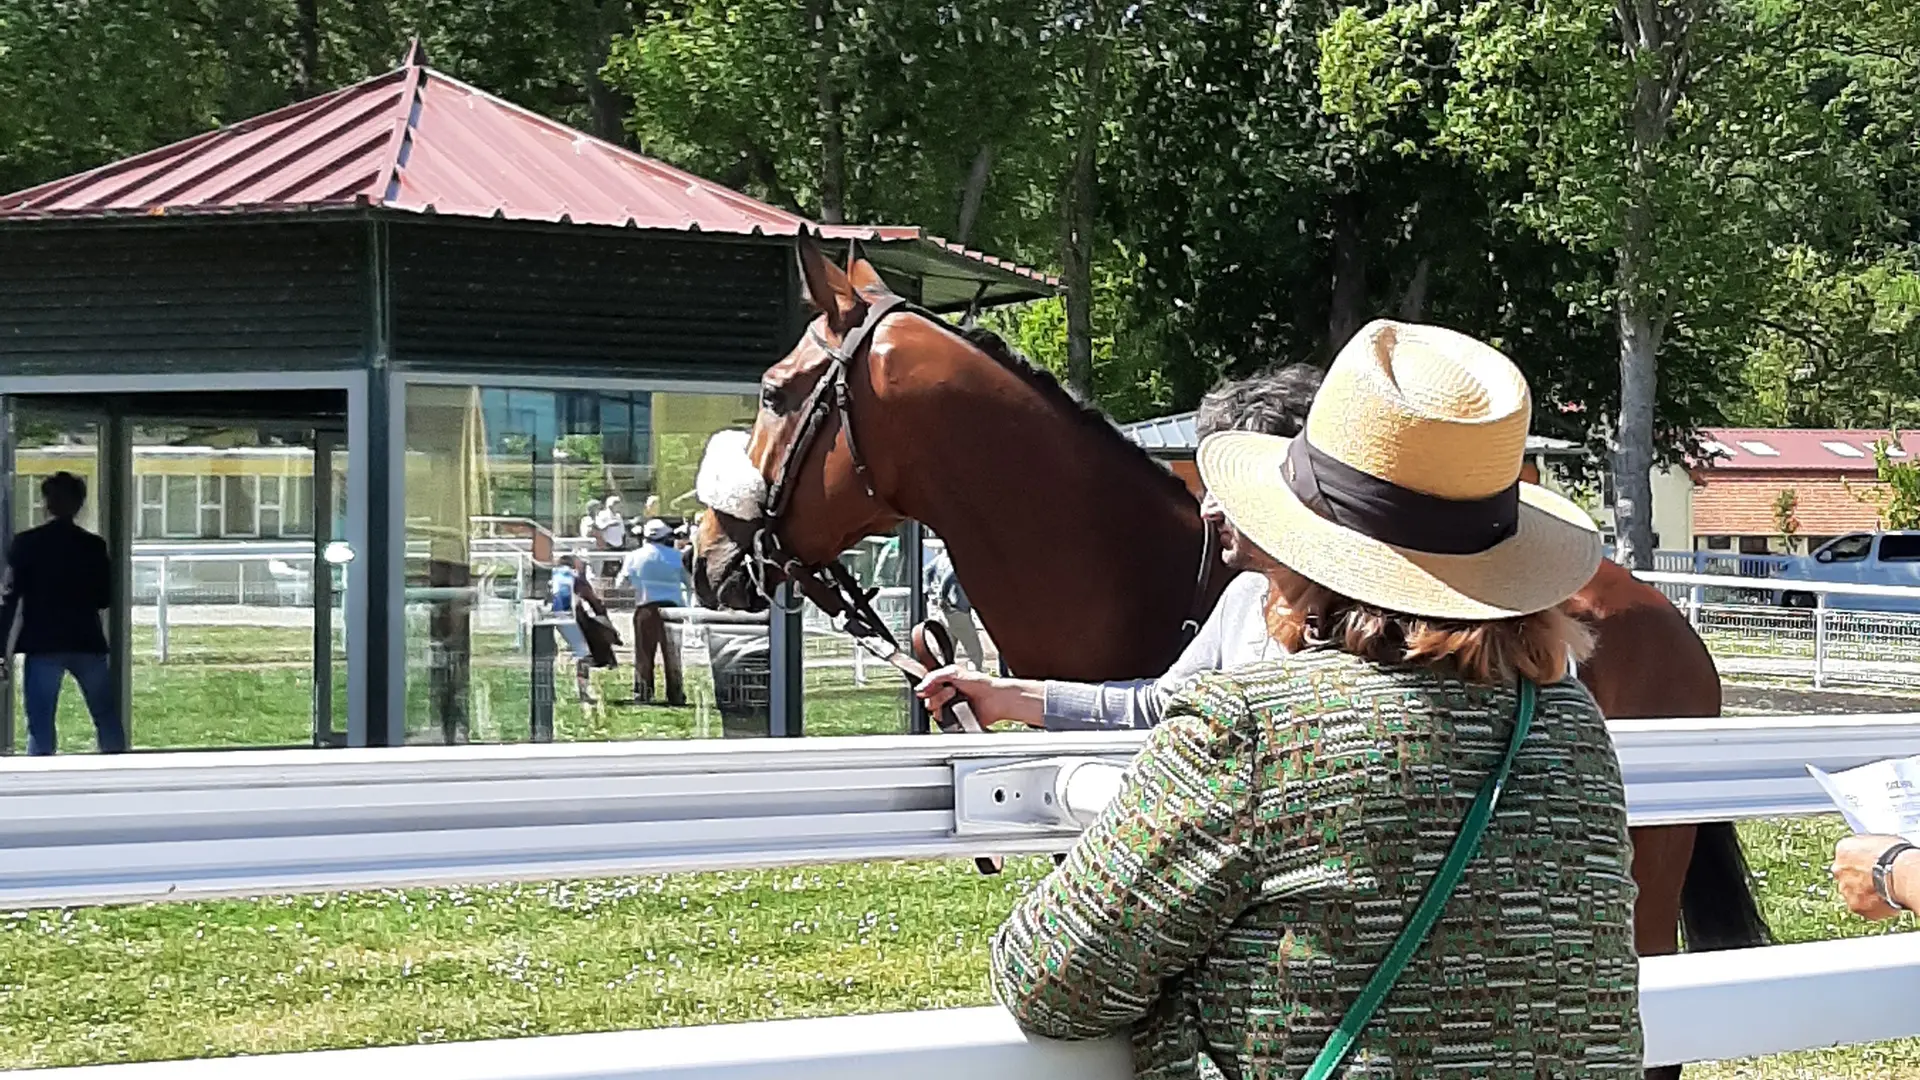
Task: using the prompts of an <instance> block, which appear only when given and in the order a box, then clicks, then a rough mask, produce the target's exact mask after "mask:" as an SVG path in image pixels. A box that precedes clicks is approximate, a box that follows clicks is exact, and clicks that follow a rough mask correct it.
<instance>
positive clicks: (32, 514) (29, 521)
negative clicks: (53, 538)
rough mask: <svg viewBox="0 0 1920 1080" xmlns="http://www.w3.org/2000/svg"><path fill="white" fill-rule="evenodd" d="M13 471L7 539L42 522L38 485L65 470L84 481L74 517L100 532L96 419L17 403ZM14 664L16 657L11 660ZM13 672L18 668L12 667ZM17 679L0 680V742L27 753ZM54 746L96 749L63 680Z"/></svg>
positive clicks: (5, 637)
mask: <svg viewBox="0 0 1920 1080" xmlns="http://www.w3.org/2000/svg"><path fill="white" fill-rule="evenodd" d="M11 420H12V431H13V440H14V442H13V445H14V459H13V460H14V474H13V476H12V477H11V480H12V483H13V491H12V499H11V504H12V512H13V520H12V521H11V522H9V523H8V525H9V527H10V529H11V531H10V532H9V533H8V534H7V538H8V539H11V537H13V536H18V535H19V534H20V533H23V532H25V531H27V530H28V529H31V528H34V527H36V526H39V525H41V524H44V523H45V522H46V520H47V514H46V508H45V506H44V504H43V503H42V501H41V498H40V484H41V482H42V481H44V480H45V479H46V478H47V477H49V476H52V475H53V474H54V473H57V472H69V473H72V474H73V475H75V476H78V477H80V478H81V479H82V480H84V481H86V484H87V503H86V507H85V508H84V509H83V510H82V511H81V512H80V516H79V517H78V518H77V519H76V520H77V521H78V523H79V524H80V525H81V527H83V528H85V529H87V530H88V531H89V532H92V533H95V534H98V533H99V532H100V513H99V493H100V473H101V461H100V457H101V455H100V436H101V431H100V428H101V421H100V419H99V418H97V417H93V416H87V415H83V414H79V413H68V412H61V411H52V410H42V409H40V408H37V407H34V406H32V405H29V404H27V403H25V402H24V401H16V403H15V405H14V406H13V412H12V417H11ZM9 631H10V628H8V627H0V643H10V642H11V641H12V637H11V634H10V632H9ZM15 662H16V663H17V662H18V658H15ZM15 670H16V671H18V670H19V669H18V668H15ZM20 684H21V680H20V679H17V678H16V679H11V680H9V681H7V682H5V683H0V694H3V695H6V703H5V707H4V708H0V717H4V718H5V721H6V722H7V724H8V725H9V726H10V729H11V730H10V731H9V735H8V738H6V739H4V740H0V744H4V745H5V746H6V747H7V748H8V749H10V750H11V751H12V752H13V753H17V754H24V753H26V752H27V729H26V714H25V711H24V709H23V704H24V703H23V702H22V700H21V695H20V692H19V691H18V690H17V689H16V688H17V687H19V686H20ZM54 745H55V746H56V747H57V748H58V752H59V753H62V754H86V753H92V752H93V751H94V750H95V734H94V728H93V722H92V720H91V719H90V718H89V716H88V714H87V707H86V704H85V702H84V701H83V700H82V699H81V697H80V693H79V690H78V689H77V688H76V687H75V686H74V685H73V684H72V682H71V681H67V682H66V684H65V685H64V686H63V688H62V693H61V695H60V706H59V710H58V711H57V712H56V713H55V714H54Z"/></svg>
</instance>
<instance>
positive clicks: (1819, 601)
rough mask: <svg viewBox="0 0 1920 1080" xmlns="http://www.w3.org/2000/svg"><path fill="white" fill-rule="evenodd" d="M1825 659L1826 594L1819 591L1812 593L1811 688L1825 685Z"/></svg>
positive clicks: (1817, 688) (1818, 688)
mask: <svg viewBox="0 0 1920 1080" xmlns="http://www.w3.org/2000/svg"><path fill="white" fill-rule="evenodd" d="M1826 661H1827V594H1826V592H1825V591H1824V590H1823V591H1820V592H1816V593H1814V594H1813V688H1814V689H1815V690H1820V689H1823V688H1824V687H1825V686H1826Z"/></svg>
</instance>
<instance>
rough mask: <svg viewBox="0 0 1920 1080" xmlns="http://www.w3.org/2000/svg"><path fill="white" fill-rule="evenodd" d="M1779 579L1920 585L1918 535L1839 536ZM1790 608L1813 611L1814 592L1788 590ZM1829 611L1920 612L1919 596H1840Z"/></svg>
mask: <svg viewBox="0 0 1920 1080" xmlns="http://www.w3.org/2000/svg"><path fill="white" fill-rule="evenodd" d="M1780 576H1781V577H1783V578H1797V579H1799V580H1801V581H1819V582H1832V583H1834V584H1848V585H1909V586H1920V531H1905V532H1879V533H1864V532H1862V533H1849V534H1847V535H1846V536H1837V537H1835V538H1833V539H1832V540H1829V541H1827V542H1826V543H1824V544H1822V545H1820V546H1819V547H1818V548H1815V549H1814V551H1813V554H1811V555H1802V556H1800V557H1798V558H1796V559H1795V560H1794V561H1793V562H1792V563H1789V564H1788V565H1787V566H1785V567H1784V568H1782V570H1781V574H1780ZM1781 602H1782V603H1784V604H1785V605H1786V606H1788V607H1812V606H1813V605H1814V595H1813V594H1812V593H1810V592H1801V591H1796V590H1787V591H1785V592H1784V593H1783V594H1782V595H1781ZM1827 607H1829V608H1839V609H1846V610H1853V611H1920V595H1917V596H1913V597H1904V596H1841V595H1833V594H1829V595H1828V596H1827Z"/></svg>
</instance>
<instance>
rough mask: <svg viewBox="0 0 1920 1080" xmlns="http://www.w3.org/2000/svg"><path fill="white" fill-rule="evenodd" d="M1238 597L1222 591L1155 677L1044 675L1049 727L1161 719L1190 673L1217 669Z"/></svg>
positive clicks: (1143, 723) (1101, 726) (1133, 724)
mask: <svg viewBox="0 0 1920 1080" xmlns="http://www.w3.org/2000/svg"><path fill="white" fill-rule="evenodd" d="M1237 600H1238V597H1237V596H1236V597H1229V596H1226V595H1223V596H1222V597H1221V602H1220V603H1218V604H1215V605H1214V608H1213V612H1212V614H1209V615H1208V616H1207V621H1206V622H1205V623H1204V624H1202V625H1201V627H1200V632H1199V633H1198V634H1195V635H1194V638H1193V640H1192V641H1189V642H1188V643H1187V647H1186V648H1185V649H1182V650H1181V652H1180V657H1179V659H1177V660H1175V661H1174V662H1173V666H1172V667H1170V668H1168V669H1167V670H1166V673H1165V674H1163V675H1161V676H1160V677H1159V678H1157V679H1135V680H1133V681H1131V682H1106V683H1074V682H1060V681H1056V680H1048V681H1047V682H1046V683H1045V684H1043V685H1044V691H1043V693H1044V703H1043V705H1042V707H1041V717H1042V722H1043V723H1044V724H1045V726H1046V729H1047V730H1048V731H1099V730H1110V729H1115V728H1120V729H1125V728H1133V729H1141V728H1150V727H1153V726H1154V725H1155V724H1158V723H1159V722H1160V718H1161V716H1162V715H1163V714H1165V712H1166V709H1167V702H1168V701H1169V700H1170V699H1171V698H1172V697H1173V695H1174V694H1175V693H1176V692H1178V691H1179V690H1180V689H1181V688H1183V687H1185V686H1186V685H1187V684H1188V683H1189V682H1191V681H1192V680H1193V679H1194V677H1195V676H1198V675H1204V674H1205V673H1207V672H1209V671H1218V670H1220V668H1221V667H1222V666H1223V665H1224V661H1225V657H1226V623H1227V620H1228V618H1229V617H1230V616H1231V614H1232V612H1230V611H1229V608H1230V606H1232V604H1233V603H1234V602H1236V601H1237Z"/></svg>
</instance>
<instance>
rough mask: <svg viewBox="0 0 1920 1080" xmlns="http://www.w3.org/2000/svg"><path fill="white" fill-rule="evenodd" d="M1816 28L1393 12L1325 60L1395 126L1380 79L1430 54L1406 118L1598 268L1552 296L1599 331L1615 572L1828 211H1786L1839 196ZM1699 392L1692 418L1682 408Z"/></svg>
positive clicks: (1581, 6) (1601, 9)
mask: <svg viewBox="0 0 1920 1080" xmlns="http://www.w3.org/2000/svg"><path fill="white" fill-rule="evenodd" d="M1812 33H1814V30H1813V29H1812V28H1811V27H1810V26H1809V25H1807V24H1806V23H1804V22H1803V20H1802V17H1801V12H1800V11H1799V10H1798V9H1793V10H1787V11H1778V10H1775V11H1769V12H1763V11H1759V10H1755V9H1750V8H1747V7H1744V6H1742V5H1740V4H1738V3H1735V2H1732V0H1620V2H1619V3H1610V2H1606V3H1603V2H1601V0H1576V2H1574V3H1570V4H1564V5H1552V6H1540V5H1535V4H1530V3H1523V2H1518V0H1478V2H1471V3H1466V4H1464V5H1461V6H1459V7H1458V8H1451V7H1449V8H1444V9H1442V8H1434V7H1431V6H1427V5H1418V6H1416V5H1401V4H1394V5H1391V6H1390V7H1389V8H1388V9H1387V11H1386V12H1385V13H1383V14H1378V15H1374V16H1365V15H1361V14H1358V13H1357V12H1352V13H1349V14H1348V15H1347V16H1345V17H1344V18H1343V20H1342V22H1341V23H1340V24H1339V25H1337V26H1336V27H1335V29H1334V31H1333V34H1332V36H1333V37H1335V38H1336V39H1339V40H1340V41H1341V42H1342V43H1343V48H1341V49H1338V50H1335V49H1333V48H1331V47H1329V55H1330V56H1332V57H1334V58H1335V62H1332V63H1330V64H1328V65H1325V66H1323V72H1322V77H1323V80H1324V81H1326V82H1328V83H1330V84H1331V85H1332V86H1333V87H1335V88H1336V89H1338V90H1339V91H1340V93H1341V94H1343V95H1344V97H1343V101H1345V102H1348V104H1345V105H1344V106H1343V111H1344V112H1345V114H1346V115H1348V116H1349V117H1351V118H1352V119H1353V121H1354V122H1355V123H1358V124H1361V125H1367V124H1370V123H1372V124H1377V123H1378V122H1379V121H1377V120H1376V119H1375V118H1376V117H1380V116H1385V117H1390V118H1391V117H1400V118H1405V117H1406V115H1407V110H1406V106H1405V105H1404V104H1403V103H1402V102H1400V101H1398V100H1396V99H1394V98H1393V97H1392V95H1391V93H1386V94H1383V93H1382V92H1381V91H1379V90H1378V89H1376V87H1378V86H1385V87H1388V88H1393V87H1399V86H1403V85H1405V84H1406V83H1407V81H1408V80H1409V79H1410V78H1413V75H1412V74H1410V73H1411V72H1413V71H1414V70H1416V61H1417V58H1419V57H1421V56H1425V55H1428V54H1430V53H1431V52H1432V51H1433V46H1432V43H1433V42H1435V41H1443V42H1444V43H1445V49H1444V53H1445V55H1447V56H1449V57H1450V58H1451V60H1450V65H1449V67H1450V70H1449V72H1448V75H1447V79H1446V84H1447V85H1446V93H1445V95H1444V99H1443V100H1442V101H1441V102H1440V104H1439V105H1438V107H1437V108H1432V109H1427V110H1424V111H1423V112H1422V115H1423V116H1424V117H1427V118H1429V119H1430V122H1431V123H1432V125H1433V128H1434V134H1435V138H1434V144H1435V145H1437V146H1438V147H1440V148H1442V149H1444V150H1447V151H1449V152H1451V153H1453V154H1454V155H1456V156H1457V157H1458V158H1459V159H1460V160H1463V161H1469V162H1474V163H1477V164H1478V166H1479V167H1480V168H1481V169H1482V170H1483V171H1485V172H1487V173H1490V174H1492V175H1495V176H1501V177H1513V178H1517V179H1519V180H1521V181H1523V182H1522V183H1521V184H1519V185H1518V193H1517V197H1515V198H1512V199H1511V200H1510V202H1509V207H1510V209H1511V211H1512V212H1513V213H1514V214H1515V215H1516V217H1517V218H1518V220H1520V221H1521V222H1523V223H1525V224H1526V226H1527V227H1528V228H1529V229H1531V230H1533V231H1534V232H1536V233H1537V234H1539V235H1541V236H1543V237H1548V238H1552V239H1555V240H1558V241H1559V242H1561V243H1563V244H1566V245H1567V246H1568V247H1569V248H1571V249H1573V250H1575V251H1579V252H1585V253H1591V254H1595V255H1600V256H1603V257H1604V259H1605V260H1606V264H1607V265H1606V272H1605V274H1604V275H1603V276H1597V277H1594V278H1590V279H1588V280H1586V281H1585V282H1580V283H1576V284H1573V285H1572V286H1563V290H1564V291H1567V292H1568V293H1570V294H1574V295H1573V299H1574V300H1575V302H1576V303H1578V304H1580V305H1581V306H1582V307H1584V308H1586V309H1587V310H1606V311H1608V312H1610V317H1611V321H1612V323H1613V330H1614V337H1615V342H1616V348H1617V358H1618V365H1617V366H1618V386H1619V396H1618V399H1617V410H1616V412H1615V414H1614V417H1613V420H1612V423H1611V425H1610V430H1609V432H1608V444H1609V450H1610V455H1611V459H1612V466H1613V471H1614V473H1615V477H1616V480H1615V488H1616V492H1617V503H1616V514H1617V518H1616V520H1617V522H1618V524H1619V536H1620V545H1619V557H1620V559H1621V561H1622V562H1624V563H1627V564H1628V565H1632V566H1636V567H1646V566H1650V565H1651V559H1652V549H1653V535H1652V513H1651V510H1652V480H1651V469H1652V466H1653V464H1654V463H1655V461H1656V459H1657V456H1658V453H1659V450H1660V447H1661V444H1662V443H1663V442H1664V443H1666V444H1667V445H1668V446H1673V445H1675V444H1676V443H1678V442H1680V441H1682V440H1683V438H1684V436H1685V432H1686V429H1687V428H1688V427H1689V426H1690V421H1691V420H1692V419H1693V417H1697V416H1698V415H1699V414H1700V413H1701V412H1703V411H1709V410H1710V408H1711V405H1710V401H1711V399H1712V398H1714V397H1717V396H1724V395H1722V394H1720V392H1719V391H1720V388H1721V387H1724V386H1725V385H1726V384H1727V383H1728V382H1729V381H1731V378H1732V375H1733V373H1732V372H1731V370H1730V368H1731V364H1730V363H1729V361H1728V359H1727V358H1728V357H1729V356H1730V355H1731V354H1733V353H1735V352H1737V351H1738V349H1739V345H1740V343H1741V342H1742V341H1743V340H1744V339H1745V338H1746V337H1747V336H1748V335H1749V334H1750V332H1751V330H1752V322H1751V314H1752V312H1754V311H1755V310H1756V309H1758V308H1759V307H1761V306H1763V304H1764V302H1765V301H1766V300H1767V299H1768V297H1769V295H1770V290H1771V289H1772V288H1773V287H1774V282H1773V280H1772V278H1771V277H1770V275H1769V273H1768V272H1769V271H1770V270H1771V269H1772V268H1773V266H1774V261H1773V254H1774V252H1775V251H1776V250H1778V249H1779V247H1780V246H1781V245H1783V244H1788V243H1791V242H1794V241H1796V240H1804V241H1807V242H1818V241H1819V240H1821V239H1824V236H1823V235H1822V230H1823V229H1825V228H1827V227H1828V226H1829V224H1830V222H1829V220H1828V219H1827V217H1826V216H1824V215H1820V214H1812V213H1808V214H1805V215H1804V216H1803V215H1802V213H1801V211H1803V210H1805V209H1806V208H1809V207H1814V206H1819V205H1821V203H1822V201H1823V199H1824V198H1825V197H1826V196H1827V195H1828V194H1829V193H1830V192H1832V191H1834V190H1837V189H1839V188H1840V187H1842V186H1844V185H1843V184H1841V183H1838V182H1836V177H1837V176H1839V170H1838V169H1836V167H1835V166H1836V162H1837V160H1838V158H1839V154H1838V153H1836V148H1837V147H1838V146H1839V145H1840V140H1839V139H1837V138H1836V137H1835V136H1836V133H1835V132H1834V131H1833V130H1832V129H1831V127H1830V125H1829V124H1828V123H1827V122H1826V121H1827V119H1828V118H1827V116H1826V115H1825V114H1824V113H1823V111H1822V109H1821V108H1820V106H1819V104H1818V103H1817V101H1816V99H1815V98H1814V97H1813V96H1812V95H1811V94H1809V93H1808V85H1807V78H1806V76H1807V70H1806V66H1805V65H1804V64H1802V63H1796V62H1795V57H1796V56H1797V55H1798V50H1800V49H1802V48H1804V47H1806V45H1807V37H1808V35H1809V34H1812ZM1420 100H1421V101H1422V102H1425V101H1428V100H1430V98H1422V99H1420ZM1734 267H1738V268H1740V270H1739V272H1731V268H1734ZM1668 360H1678V361H1679V363H1680V365H1681V366H1682V367H1683V368H1685V369H1686V374H1685V376H1684V377H1683V379H1682V380H1681V386H1682V387H1683V388H1684V389H1685V391H1686V392H1683V393H1680V394H1675V393H1665V394H1663V393H1662V389H1663V386H1662V383H1663V380H1662V375H1663V373H1666V372H1670V371H1671V370H1672V368H1671V365H1669V364H1667V363H1666V361H1668ZM1667 383H1668V388H1671V387H1672V385H1673V384H1672V380H1668V381H1667ZM1702 398H1705V399H1707V401H1708V402H1709V404H1708V407H1707V409H1694V408H1687V407H1685V406H1686V405H1688V404H1697V403H1699V401H1700V399H1702ZM1676 404H1677V405H1680V406H1682V407H1680V408H1675V407H1674V406H1675V405H1676ZM1663 405H1666V406H1667V409H1666V412H1667V424H1666V425H1665V426H1666V428H1667V430H1666V431H1665V432H1663V431H1662V427H1663V425H1662V422H1661V421H1662V417H1661V412H1662V406H1663ZM1689 413H1692V414H1693V415H1692V416H1689V415H1688V414H1689ZM1663 434H1664V435H1665V436H1666V437H1665V438H1664V439H1663V438H1662V436H1663Z"/></svg>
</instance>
